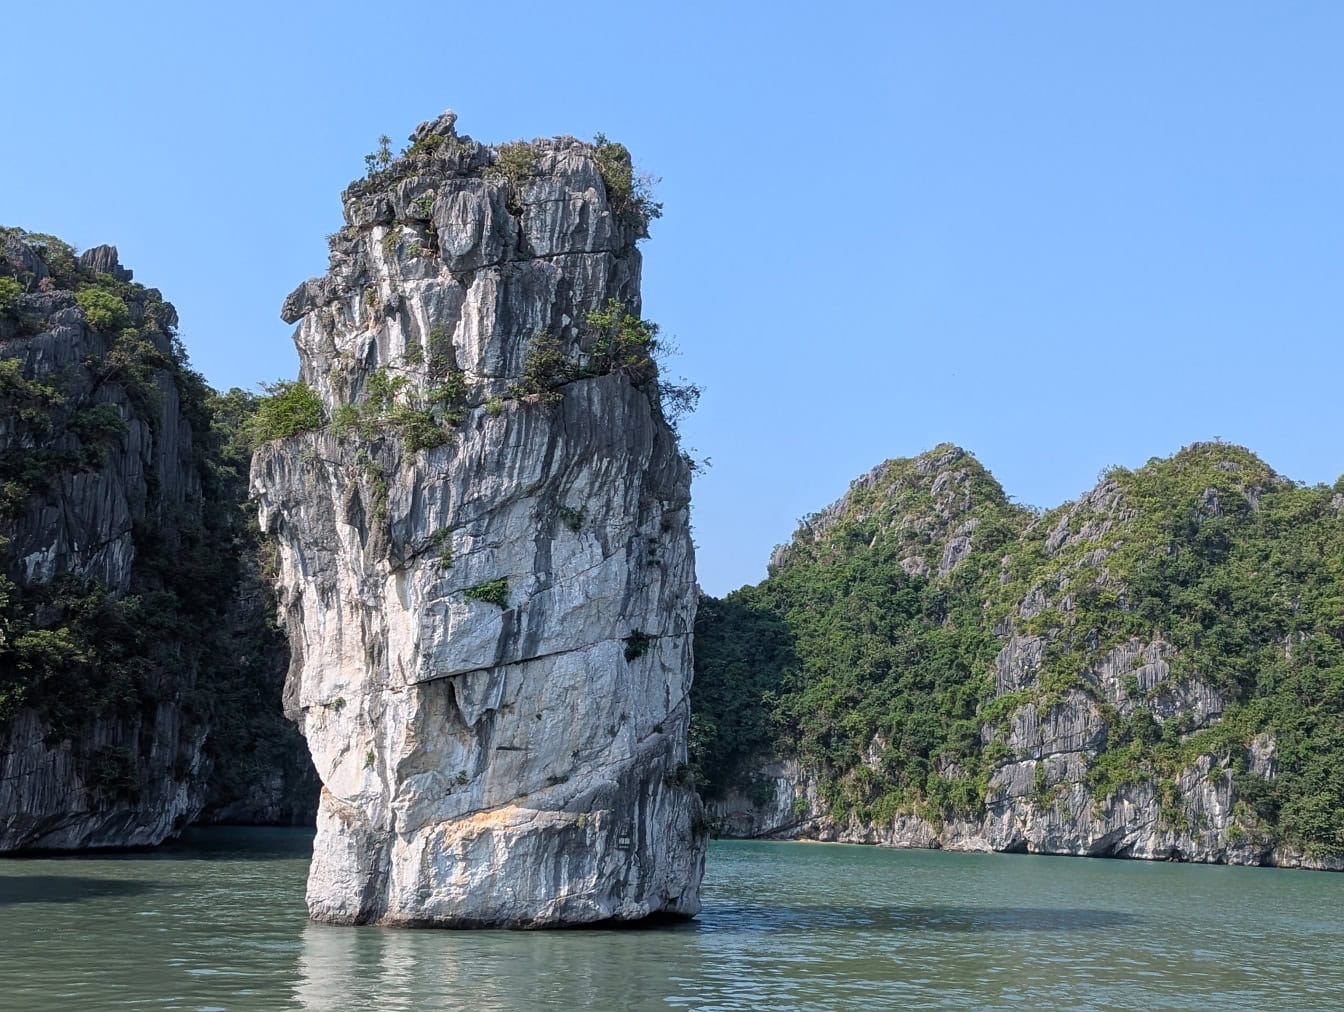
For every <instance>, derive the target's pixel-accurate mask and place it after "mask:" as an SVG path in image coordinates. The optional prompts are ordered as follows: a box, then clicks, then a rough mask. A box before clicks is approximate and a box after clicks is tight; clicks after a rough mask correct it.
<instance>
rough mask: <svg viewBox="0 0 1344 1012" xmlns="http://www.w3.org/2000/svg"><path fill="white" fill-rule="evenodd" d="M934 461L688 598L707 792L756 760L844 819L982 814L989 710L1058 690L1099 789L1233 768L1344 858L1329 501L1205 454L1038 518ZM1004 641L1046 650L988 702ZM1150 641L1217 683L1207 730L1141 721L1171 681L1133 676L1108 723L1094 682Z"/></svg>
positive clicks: (1226, 450) (696, 727)
mask: <svg viewBox="0 0 1344 1012" xmlns="http://www.w3.org/2000/svg"><path fill="white" fill-rule="evenodd" d="M951 450H952V448H950V447H947V446H942V447H938V448H936V449H934V450H932V451H930V452H929V453H927V454H924V455H922V456H921V457H919V458H914V459H912V460H897V461H890V462H888V463H887V464H886V465H884V466H883V467H882V468H879V469H878V470H877V471H876V472H874V474H873V475H872V476H870V478H869V479H867V480H865V481H861V482H858V483H855V485H854V486H853V487H852V488H851V490H850V493H849V494H848V496H847V497H846V499H845V500H843V501H842V503H840V504H838V505H837V507H834V508H833V509H832V510H829V511H827V512H826V513H824V514H820V515H816V516H813V517H810V518H807V519H805V520H804V522H803V524H802V525H801V526H800V528H799V531H798V532H797V534H796V535H795V537H794V539H793V541H792V543H791V544H790V545H789V546H787V548H785V549H784V550H783V552H782V553H781V555H780V556H779V557H778V558H779V560H780V561H779V565H778V566H777V567H776V568H775V569H774V570H773V572H772V574H771V575H770V577H769V578H768V579H767V580H766V581H765V582H764V583H762V584H760V585H759V586H756V587H748V588H743V589H742V590H740V591H737V592H735V593H733V594H730V595H729V596H728V597H727V598H726V599H725V600H723V601H712V600H707V601H705V602H704V603H703V604H702V610H701V617H700V620H699V622H698V623H697V640H696V665H697V674H696V683H695V686H694V688H693V690H692V704H693V713H694V718H693V725H692V730H693V740H692V747H693V751H694V753H695V755H694V758H695V761H696V762H697V763H698V764H700V765H701V767H702V768H703V778H704V779H705V780H706V781H707V782H708V783H709V785H710V787H711V790H720V789H722V788H723V787H724V786H726V785H727V784H734V783H735V784H737V785H738V786H742V781H741V777H740V776H739V774H738V772H737V771H738V769H739V765H740V763H741V761H742V759H743V758H746V757H749V756H753V755H759V754H760V753H762V752H764V751H770V750H773V751H776V752H781V753H784V754H791V755H796V756H798V757H799V758H801V760H802V761H803V762H804V763H805V764H807V765H808V766H810V767H811V768H812V769H813V770H815V771H817V772H818V773H819V775H820V778H821V783H822V787H823V793H824V796H825V798H826V801H827V803H828V804H829V806H830V808H831V811H832V813H833V814H836V815H840V816H843V815H845V814H847V813H850V812H853V813H855V814H857V815H858V816H860V817H861V818H863V819H881V818H887V817H889V816H890V815H892V814H894V813H895V812H897V811H914V812H918V813H920V814H923V815H925V816H926V817H929V818H932V819H934V820H935V821H937V820H939V819H942V818H946V817H948V816H951V815H953V814H972V815H974V814H976V813H978V812H979V811H981V810H982V808H983V804H984V800H985V796H986V793H987V789H988V778H989V776H990V774H991V773H992V771H993V769H994V768H995V767H996V766H997V765H1000V764H1002V763H1003V762H1004V761H1005V760H1006V759H1008V758H1009V757H1008V755H1007V750H1006V748H1005V746H1004V745H1003V743H1002V740H1001V735H1000V734H999V733H997V728H999V727H1000V726H1001V722H1002V721H1003V720H1004V719H1005V718H1006V717H1008V716H1009V715H1010V714H1011V713H1012V712H1013V711H1014V710H1015V709H1017V708H1019V707H1021V706H1024V705H1034V706H1036V707H1037V708H1038V710H1040V711H1042V712H1045V711H1047V710H1049V708H1050V707H1052V706H1055V705H1058V704H1059V703H1060V702H1061V701H1062V700H1063V699H1064V698H1065V695H1066V694H1067V693H1071V692H1073V693H1082V694H1084V695H1085V696H1090V697H1092V698H1093V699H1094V700H1096V702H1097V704H1098V705H1099V706H1100V708H1101V712H1102V713H1103V715H1105V716H1106V719H1107V721H1108V732H1107V736H1106V743H1105V745H1104V746H1103V748H1102V749H1101V752H1100V754H1099V755H1098V756H1097V758H1096V760H1095V762H1094V763H1093V766H1092V771H1091V774H1090V776H1091V783H1092V786H1093V789H1094V791H1095V793H1096V795H1097V796H1098V797H1099V798H1101V797H1104V796H1105V795H1106V794H1108V793H1110V792H1111V791H1113V790H1115V789H1116V788H1117V787H1119V786H1121V785H1123V784H1125V783H1131V782H1155V783H1159V784H1163V783H1167V782H1169V781H1170V780H1171V778H1173V777H1174V776H1175V774H1176V773H1177V772H1179V771H1180V770H1181V769H1183V768H1185V767H1187V766H1189V765H1190V764H1191V763H1192V762H1193V761H1194V760H1195V758H1196V757H1197V756H1199V755H1201V754H1211V755H1213V756H1215V758H1217V759H1219V760H1220V761H1226V762H1228V763H1229V764H1230V765H1231V767H1232V769H1233V770H1234V771H1236V773H1235V783H1236V786H1237V792H1238V796H1239V798H1240V802H1239V809H1238V814H1239V818H1240V820H1241V821H1242V822H1243V823H1244V824H1245V825H1246V826H1247V827H1248V828H1251V829H1254V830H1256V831H1258V832H1263V833H1266V834H1269V835H1271V836H1273V837H1275V838H1278V839H1281V840H1283V841H1285V842H1289V843H1293V844H1297V845H1301V846H1305V847H1307V848H1309V849H1311V850H1313V851H1316V852H1323V853H1325V852H1328V853H1344V781H1341V779H1340V778H1339V777H1338V776H1337V775H1335V776H1333V778H1332V776H1331V773H1330V771H1331V770H1338V769H1340V768H1344V519H1341V508H1340V501H1339V493H1338V492H1337V491H1336V490H1335V489H1331V488H1327V487H1326V486H1317V487H1313V488H1306V487H1301V486H1299V485H1296V484H1294V483H1292V482H1289V481H1286V480H1284V479H1282V478H1280V477H1279V476H1277V475H1275V474H1274V473H1273V472H1272V471H1271V470H1270V469H1269V468H1268V467H1267V466H1266V465H1265V464H1264V463H1263V462H1261V461H1260V460H1258V459H1257V458H1256V457H1255V456H1254V455H1253V454H1251V453H1249V452H1248V451H1246V450H1244V449H1242V448H1240V447H1234V446H1228V445H1225V444H1221V443H1209V444H1196V445H1194V446H1191V447H1187V448H1186V449H1185V450H1183V451H1181V452H1180V453H1178V454H1176V455H1175V456H1173V457H1171V458H1169V459H1166V460H1156V459H1155V460H1153V461H1150V462H1149V463H1148V464H1147V465H1146V466H1144V467H1143V468H1139V469H1137V470H1135V471H1129V470H1126V469H1123V468H1113V469H1111V470H1109V471H1108V472H1106V474H1105V475H1104V476H1103V479H1102V482H1101V483H1100V484H1099V485H1098V487H1097V488H1096V489H1094V490H1093V492H1092V493H1089V494H1088V495H1087V496H1084V497H1083V498H1082V499H1080V500H1078V501H1077V502H1075V503H1070V504H1066V505H1065V506H1061V507H1059V508H1057V509H1054V510H1051V511H1049V512H1047V513H1045V514H1043V515H1041V516H1039V517H1037V516H1034V515H1033V514H1031V513H1030V512H1029V511H1027V510H1024V509H1022V508H1020V507H1017V506H1014V505H1012V504H1011V503H1009V502H1008V501H1007V499H1006V498H1005V497H1004V495H1003V493H1002V490H1001V489H1000V488H999V486H998V485H997V483H996V482H994V480H993V479H992V478H991V477H990V476H989V475H988V473H987V472H985V471H984V470H983V468H981V467H980V465H979V464H977V463H976V462H975V461H974V460H973V459H971V458H969V457H964V456H963V457H960V458H959V459H950V460H949V459H947V458H949V451H951ZM940 459H941V460H943V461H944V463H943V464H941V465H936V466H935V465H934V464H933V462H935V461H939V460H940ZM947 472H951V473H953V475H954V476H955V475H956V473H957V472H960V473H961V476H960V480H958V481H949V480H948V479H947V478H944V477H940V475H944V474H946V473H947ZM940 483H941V484H942V487H941V488H939V484H940ZM968 522H969V523H968ZM948 563H951V565H947V564H948ZM940 569H941V570H943V571H942V572H940ZM1024 606H1026V607H1024ZM1013 635H1016V636H1019V637H1024V638H1031V637H1040V639H1041V640H1042V642H1043V650H1042V659H1041V663H1040V666H1039V670H1037V671H1035V672H1034V676H1033V677H1031V678H1029V679H1028V680H1027V682H1026V684H1025V685H1024V687H1023V688H1021V689H1017V690H1014V691H1005V692H1004V693H1003V694H1002V695H999V696H997V697H996V695H995V687H994V676H993V671H994V659H995V657H996V655H997V654H998V653H999V651H1000V649H1001V648H1002V647H1003V645H1004V644H1005V643H1006V642H1007V641H1008V638H1009V637H1010V636H1013ZM1148 643H1159V644H1162V645H1164V650H1165V651H1166V652H1167V653H1169V654H1170V655H1171V668H1172V670H1171V676H1170V679H1169V683H1168V684H1170V683H1182V682H1191V681H1198V682H1202V683H1203V684H1205V685H1207V686H1209V687H1211V688H1212V689H1214V690H1216V692H1217V693H1218V694H1219V696H1220V697H1221V699H1222V700H1223V701H1224V704H1225V709H1224V712H1223V715H1222V719H1221V720H1217V721H1215V722H1213V723H1211V724H1210V725H1209V726H1205V727H1198V726H1196V722H1195V720H1194V718H1193V716H1192V715H1189V714H1177V715H1175V716H1173V717H1171V718H1170V719H1167V720H1165V721H1159V720H1156V719H1154V715H1153V713H1154V711H1153V709H1152V706H1153V705H1154V703H1155V700H1154V699H1152V698H1150V697H1155V696H1156V695H1157V694H1159V693H1160V692H1161V691H1163V686H1158V687H1156V688H1155V689H1153V690H1152V691H1151V692H1150V693H1148V694H1143V693H1139V691H1138V685H1137V679H1134V678H1132V677H1131V678H1130V679H1129V680H1128V681H1126V683H1125V684H1126V685H1127V686H1128V689H1127V691H1129V692H1131V693H1133V694H1134V695H1135V696H1137V698H1134V699H1133V702H1134V704H1135V706H1134V707H1133V712H1132V713H1131V714H1130V715H1129V716H1127V717H1124V718H1121V717H1120V715H1119V713H1118V712H1117V711H1116V708H1115V707H1114V706H1113V705H1111V704H1110V702H1109V701H1108V700H1106V699H1105V698H1103V694H1102V691H1101V687H1100V683H1099V679H1098V677H1097V676H1096V674H1095V672H1096V671H1097V670H1098V668H1099V666H1100V665H1101V663H1102V662H1103V660H1104V659H1105V658H1107V656H1108V655H1110V654H1111V653H1112V651H1113V650H1114V649H1115V648H1116V647H1117V646H1119V645H1121V644H1129V645H1131V646H1132V645H1136V644H1148ZM1262 732H1271V733H1273V735H1274V736H1275V738H1276V739H1277V742H1278V775H1277V776H1276V777H1275V778H1273V779H1268V780H1266V779H1262V778H1260V777H1253V776H1250V775H1248V773H1247V770H1248V767H1249V758H1250V757H1249V752H1248V748H1249V745H1250V742H1251V739H1252V738H1253V737H1255V736H1256V735H1257V734H1260V733H1262Z"/></svg>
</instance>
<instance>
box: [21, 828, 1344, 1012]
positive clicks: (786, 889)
mask: <svg viewBox="0 0 1344 1012" xmlns="http://www.w3.org/2000/svg"><path fill="white" fill-rule="evenodd" d="M310 845H311V835H310V834H309V833H307V832H304V831H296V830H277V829H266V830H246V829H218V830H197V831H194V832H192V833H190V834H189V835H188V837H187V839H186V840H185V841H184V842H183V843H182V844H181V845H177V846H174V847H171V848H165V849H163V850H160V851H156V852H153V853H145V854H130V855H117V856H108V857H92V858H90V857H80V858H59V859H32V858H26V859H10V860H5V861H0V1008H6V1009H8V1008H14V1009H24V1010H46V1009H52V1010H57V1009H59V1010H62V1012H66V1010H73V1009H81V1010H83V1009H88V1010H93V1009H151V1008H152V1009H160V1008H163V1009H229V1010H234V1009H237V1010H253V1009H304V1010H322V1012H328V1010H333V1009H394V1010H400V1009H406V1010H411V1009H416V1010H418V1009H428V1008H445V1009H457V1008H469V1009H475V1010H489V1009H519V1008H537V1007H555V1008H597V1009H628V1008H636V1009H646V1008H647V1009H659V1008H662V1009H666V1008H706V1009H711V1008H712V1009H762V1008H800V1009H801V1008H807V1009H846V1010H848V1009H856V1008H896V1007H899V1008H1023V1007H1026V1008H1063V1007H1070V1008H1095V1009H1145V1010H1151V1009H1157V1008H1181V1009H1207V1008H1211V1007H1218V1008H1330V1007H1340V1006H1341V1005H1344V930H1342V929H1344V875H1339V874H1331V873H1326V872H1304V871H1278V870H1273V869H1259V868H1221V867H1207V866H1199V865H1172V864H1153V863H1148V862H1141V861H1097V860H1084V859H1070V858H1046V857H1029V856H1024V855H972V854H946V853H939V852H930V851H895V850H879V849H875V848H866V847H847V846H839V845H824V844H787V843H748V842H726V841H725V842H717V843H715V844H714V845H713V846H712V848H711V850H710V855H709V865H708V871H707V874H706V878H705V888H704V899H705V909H704V912H703V913H702V914H701V916H700V917H699V918H698V919H697V920H696V921H695V922H694V923H692V924H687V925H682V926H676V927H670V928H668V927H663V928H658V929H647V930H624V931H621V930H600V931H563V932H508V931H480V932H447V931H397V930H386V929H379V928H353V929H352V928H331V927H323V926H321V925H315V924H310V923H308V921H307V919H306V916H305V911H304V906H303V887H304V878H305V875H306V872H307V865H308V854H309V849H310Z"/></svg>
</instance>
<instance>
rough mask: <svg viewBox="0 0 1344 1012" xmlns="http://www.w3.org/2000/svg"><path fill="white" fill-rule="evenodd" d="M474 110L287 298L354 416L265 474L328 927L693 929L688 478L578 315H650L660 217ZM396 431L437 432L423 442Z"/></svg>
mask: <svg viewBox="0 0 1344 1012" xmlns="http://www.w3.org/2000/svg"><path fill="white" fill-rule="evenodd" d="M454 120H455V117H454V116H452V114H447V115H445V116H443V117H440V119H439V120H437V121H434V122H431V123H428V124H424V125H422V126H421V127H420V128H419V129H418V130H417V131H416V133H415V134H414V135H412V141H413V147H412V150H411V151H410V152H409V153H407V154H406V155H405V156H404V157H403V158H401V159H399V160H397V161H396V162H394V163H393V164H392V165H391V166H390V167H388V168H386V169H384V170H383V171H380V172H377V173H375V174H374V175H373V176H372V177H371V178H369V179H367V180H361V181H359V182H357V183H355V184H353V185H352V186H351V187H350V188H349V189H348V190H347V191H346V193H345V194H344V197H343V200H344V206H345V217H346V221H347V222H348V224H347V227H346V228H345V229H343V230H342V231H341V232H340V233H338V234H337V235H336V236H334V237H333V239H332V262H331V270H330V272H329V273H328V274H327V275H326V276H325V277H323V278H320V279H315V280H312V281H308V282H306V283H305V284H303V285H301V286H300V287H299V288H298V289H297V290H296V291H295V292H294V293H293V294H292V295H291V296H290V297H289V298H288V299H287V300H286V302H285V307H284V315H285V318H286V319H288V320H290V321H292V322H298V323H299V327H298V329H297V332H296V334H295V342H296V344H297V346H298V350H299V356H300V363H301V375H302V379H303V380H304V381H306V382H307V383H308V384H310V385H311V387H312V388H313V389H315V390H316V391H317V392H318V394H319V396H320V398H321V400H322V402H323V405H324V408H325V410H326V411H327V413H328V416H329V417H332V418H338V419H339V418H341V417H346V418H347V419H348V418H349V417H351V412H352V411H358V412H361V416H360V417H361V418H364V419H366V422H363V423H360V424H358V425H356V426H355V427H354V429H353V431H352V430H349V429H347V428H343V427H342V426H340V425H336V426H331V425H328V426H325V427H324V428H322V429H320V430H318V431H313V432H309V433H305V434H302V435H298V436H294V437H292V438H289V439H284V440H280V441H278V442H275V443H271V444H268V445H266V446H263V447H262V448H261V449H260V450H259V451H258V452H257V454H256V456H255V458H254V461H253V468H252V484H253V489H254V492H255V494H256V495H257V496H258V497H259V500H260V504H261V519H262V524H263V527H264V528H265V529H266V530H267V531H268V532H269V533H270V534H271V535H272V536H273V537H274V538H275V539H276V542H277V544H278V548H279V581H278V584H279V590H280V598H281V612H282V616H283V619H284V623H285V626H286V628H287V630H288V634H289V639H290V645H291V650H292V662H291V668H290V672H289V678H288V682H287V684H286V689H285V693H286V703H287V706H288V708H289V711H290V712H291V714H292V715H293V716H294V717H295V719H296V720H298V721H299V723H300V725H301V727H302V729H303V733H304V735H305V737H306V738H307V741H308V745H309V748H310V750H311V752H312V755H313V759H314V761H315V763H316V767H317V772H318V775H319V776H320V778H321V780H322V784H323V787H322V792H321V801H320V807H319V813H318V833H317V840H316V845H315V849H314V858H313V864H312V870H311V873H310V876H309V883H308V906H309V910H310V913H311V914H312V916H313V917H314V918H316V919H318V920H323V921H330V922H335V923H368V922H374V923H380V924H393V925H437V926H478V925H479V926H485V925H503V926H513V927H544V926H550V925H564V924H579V923H591V922H599V921H606V920H635V919H640V918H645V917H650V916H655V915H674V916H690V915H693V914H695V913H696V912H697V911H698V909H699V898H698V892H699V883H700V878H701V874H702V870H703V861H704V849H705V839H706V833H705V827H704V822H703V818H702V815H701V808H700V803H699V799H698V798H697V796H696V794H695V791H694V790H693V789H692V788H691V787H690V786H689V784H688V783H687V780H688V778H687V776H686V774H685V761H686V733H687V723H688V711H687V693H688V691H689V687H690V680H691V675H692V664H691V627H692V622H693V619H694V611H695V602H696V598H695V573H694V557H693V550H692V545H691V541H690V536H689V528H688V509H689V493H690V473H689V468H688V464H687V462H686V460H685V459H684V458H683V457H682V455H681V454H680V452H679V450H678V448H677V444H676V439H675V435H674V433H673V431H672V430H671V428H670V427H669V425H668V424H667V423H666V421H665V420H664V418H663V415H662V412H661V408H660V404H659V397H658V387H657V381H656V379H654V378H653V377H652V376H651V375H650V373H649V371H648V370H640V369H624V368H617V369H614V370H611V369H605V368H602V369H599V368H595V367H594V363H595V362H596V361H597V358H598V351H597V350H596V349H595V342H596V341H597V339H598V338H597V335H596V334H595V333H594V332H593V328H592V327H591V326H589V325H588V324H587V323H586V322H585V321H586V319H587V317H588V315H589V314H590V313H591V312H593V311H595V310H598V309H600V308H602V307H604V306H606V305H607V304H608V302H609V300H613V299H614V300H617V301H619V302H620V303H621V304H623V305H624V307H626V309H627V310H628V311H630V312H632V313H634V314H636V315H637V314H638V311H639V302H640V294H639V279H640V256H639V252H638V250H637V249H636V246H635V242H636V240H637V239H638V238H639V237H640V236H641V235H642V234H643V224H644V222H643V221H641V220H640V219H639V218H638V217H637V216H634V215H632V214H630V213H628V212H625V211H623V209H622V208H621V207H615V208H614V207H613V199H612V198H611V196H610V195H609V193H608V187H607V185H606V183H605V181H604V179H603V176H602V173H601V171H600V169H599V163H598V161H597V158H596V152H595V149H594V148H593V146H591V145H588V144H584V143H580V142H578V141H576V140H573V139H572V138H556V139H553V140H540V141H535V142H532V143H530V144H526V145H509V146H501V147H500V148H490V147H486V146H484V145H481V144H478V143H476V142H475V141H472V140H470V139H469V138H466V137H459V136H458V135H457V134H456V132H455V128H454ZM541 334H544V335H547V336H548V337H549V338H550V339H553V340H554V342H555V346H556V348H557V349H558V350H559V351H560V352H561V353H562V354H563V355H564V357H565V358H566V360H567V362H568V363H569V364H570V367H569V371H568V372H567V373H566V374H565V375H564V376H563V377H561V378H560V379H559V380H557V381H556V382H555V383H554V384H553V386H554V388H553V389H552V388H550V386H549V385H548V386H547V387H546V388H545V389H542V388H541V387H538V386H536V385H532V386H529V385H528V384H527V383H526V382H525V380H524V373H525V371H526V368H527V366H528V364H529V349H530V348H534V347H535V346H536V344H537V342H538V341H539V340H540V339H539V337H538V335H541ZM564 380H567V382H565V381H564ZM389 381H390V383H391V384H392V386H393V387H395V390H396V392H395V394H394V395H393V401H394V404H393V405H392V406H391V407H390V408H389V409H388V412H387V413H385V414H384V415H382V416H379V417H377V418H374V419H373V420H372V421H368V419H369V417H370V415H369V412H370V411H371V410H372V409H371V408H370V403H371V401H370V398H371V396H375V395H376V393H377V391H378V390H381V389H384V388H385V387H384V385H385V384H386V383H388V382H389ZM445 383H449V384H452V385H453V386H454V388H455V389H456V390H459V391H461V393H460V394H459V395H456V396H455V398H453V399H452V403H453V404H455V405H456V407H455V408H447V407H445V405H444V402H443V401H438V402H436V394H435V392H434V391H435V390H436V389H437V388H438V387H440V386H442V385H443V384H445ZM371 389H372V390H373V391H374V394H372V395H371V393H370V390H371ZM352 404H353V405H354V408H353V409H352V408H349V407H347V406H348V405H352ZM399 410H402V411H422V412H428V414H429V416H430V417H431V418H432V420H433V424H434V426H435V427H436V430H435V431H436V432H446V433H447V434H448V436H449V438H447V441H446V442H443V443H442V445H428V446H425V445H423V442H424V441H420V444H418V445H413V444H412V441H411V439H410V437H409V436H408V434H407V431H408V430H407V429H405V428H399V427H398V425H397V424H396V418H397V412H398V411H399ZM421 417H422V418H423V417H424V416H423V415H422V416H421ZM436 441H438V440H437V438H436V439H431V440H429V442H430V443H431V444H433V443H434V442H436Z"/></svg>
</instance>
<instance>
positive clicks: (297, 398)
mask: <svg viewBox="0 0 1344 1012" xmlns="http://www.w3.org/2000/svg"><path fill="white" fill-rule="evenodd" d="M263 389H264V390H265V391H266V396H265V397H264V398H262V399H261V400H260V401H259V402H258V403H257V410H256V413H255V414H254V415H253V416H252V417H251V418H250V419H248V422H247V433H248V436H249V438H250V439H251V441H252V443H253V445H260V444H261V443H269V442H271V441H272V440H275V439H288V438H289V437H290V436H297V435H298V434H299V433H301V432H311V431H312V430H314V429H318V428H321V427H322V400H321V398H319V397H318V396H317V391H315V390H314V389H313V388H312V387H310V386H309V385H308V384H307V383H304V382H303V381H302V380H280V381H278V382H276V383H267V384H264V386H263Z"/></svg>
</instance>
